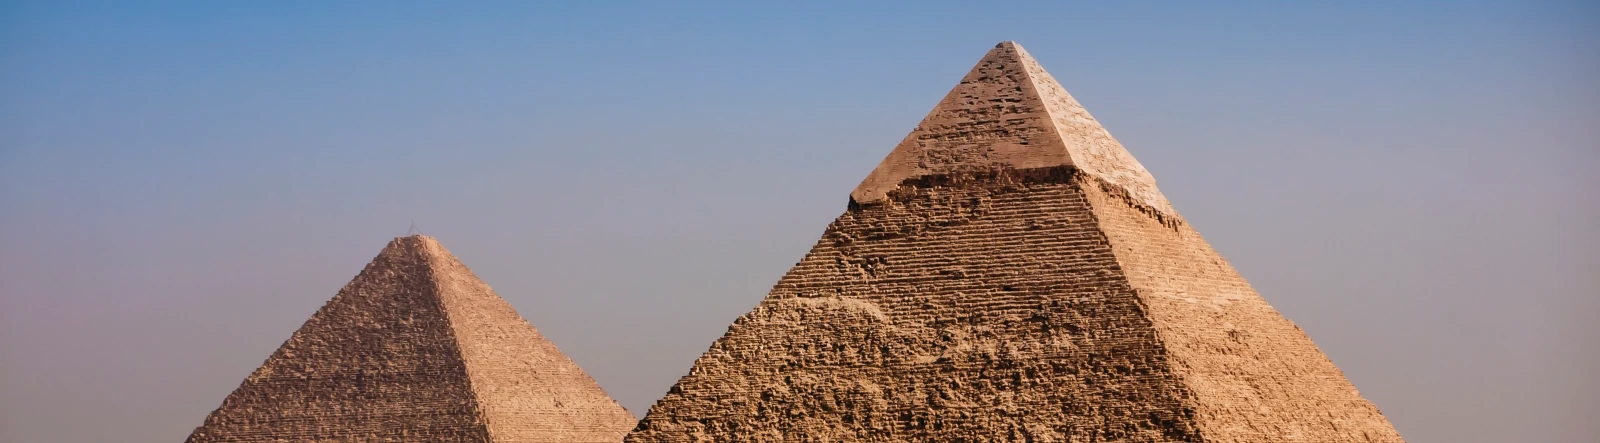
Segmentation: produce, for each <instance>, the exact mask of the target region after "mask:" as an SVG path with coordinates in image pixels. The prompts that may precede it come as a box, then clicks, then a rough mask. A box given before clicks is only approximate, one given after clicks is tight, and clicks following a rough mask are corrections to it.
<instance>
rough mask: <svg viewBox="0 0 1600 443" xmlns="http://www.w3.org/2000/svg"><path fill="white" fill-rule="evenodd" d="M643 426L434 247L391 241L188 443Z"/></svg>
mask: <svg viewBox="0 0 1600 443" xmlns="http://www.w3.org/2000/svg"><path fill="white" fill-rule="evenodd" d="M634 423H635V421H634V417H633V415H632V414H630V413H628V412H627V411H626V410H624V409H623V408H622V406H620V405H618V404H617V403H616V402H615V401H613V400H612V399H611V397H609V396H607V395H606V394H605V392H604V391H602V390H601V389H600V386H599V385H597V384H596V383H595V382H594V380H593V379H592V378H590V377H589V376H588V375H587V374H585V373H584V372H583V370H582V369H579V368H578V366H577V365H576V364H574V363H573V362H572V360H570V359H568V358H567V357H566V356H565V355H562V353H561V351H560V350H558V349H556V347H555V345H553V344H551V343H550V342H549V341H547V340H545V339H544V337H543V336H541V335H540V334H539V332H538V331H537V330H535V329H534V327H533V326H532V325H530V324H528V322H527V321H526V320H523V319H522V317H521V316H520V315H518V314H517V312H516V310H514V309H512V307H511V305H510V304H508V303H506V302H505V300H504V299H501V298H500V297H499V296H498V295H495V293H494V291H493V290H491V289H490V288H489V286H488V285H485V284H484V283H483V282H482V281H479V280H478V278H477V277H476V276H474V275H473V273H472V271H471V270H469V269H467V267H466V266H465V265H462V264H461V262H460V261H459V260H457V259H456V258H455V257H454V256H453V255H451V254H450V252H449V251H447V250H445V248H444V247H443V246H441V245H440V244H439V243H438V242H437V241H435V240H434V239H432V238H430V237H425V236H412V237H403V238H398V239H395V240H394V241H392V242H390V243H389V246H388V247H387V248H384V250H383V252H382V253H380V254H378V256H377V258H375V259H373V261H372V263H371V264H368V265H367V267H366V269H364V270H362V271H361V274H360V275H357V276H356V278H355V279H354V280H352V281H351V282H350V284H349V285H347V286H345V288H344V289H343V290H341V291H339V293H338V295H336V296H334V298H333V299H332V300H330V301H329V302H328V303H327V304H326V305H325V306H323V307H322V309H321V310H319V311H317V313H316V314H314V315H312V316H311V319H310V320H307V321H306V323H305V324H304V325H303V326H301V327H300V329H299V330H298V331H295V333H294V335H293V336H292V337H290V338H289V340H288V341H286V342H284V344H283V346H281V347H279V348H278V351H277V352H275V353H273V355H272V356H271V357H270V358H268V359H267V361H266V363H264V364H262V365H261V367H260V368H259V369H256V371H255V373H253V374H251V375H250V377H249V378H247V379H245V381H244V383H242V384H241V385H240V386H239V388H238V389H236V390H235V391H234V392H233V394H231V395H229V396H228V398H227V399H226V400H224V401H223V403H222V406H221V407H219V408H217V410H216V411H214V412H212V413H211V415H210V416H208V417H206V420H205V423H204V424H203V425H201V426H200V427H199V428H198V429H196V430H195V431H194V433H192V434H191V435H190V436H189V439H188V441H189V442H192V443H201V442H280V441H282V442H291V441H292V442H302V441H317V442H334V441H338V442H354V441H362V442H415V441H429V442H525V443H534V442H539V443H546V442H583V443H590V442H596V443H598V442H605V443H611V442H616V441H619V440H621V438H622V436H623V434H625V433H626V432H627V431H628V430H629V429H630V428H632V427H633V425H634Z"/></svg>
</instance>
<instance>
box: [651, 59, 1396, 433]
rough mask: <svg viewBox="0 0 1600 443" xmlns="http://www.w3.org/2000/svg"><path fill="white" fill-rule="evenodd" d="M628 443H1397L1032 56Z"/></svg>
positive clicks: (872, 195)
mask: <svg viewBox="0 0 1600 443" xmlns="http://www.w3.org/2000/svg"><path fill="white" fill-rule="evenodd" d="M850 197H851V198H850V204H849V208H848V210H847V211H846V212H845V213H844V215H841V216H839V218H838V219H836V220H834V222H833V223H832V224H830V225H829V226H828V228H827V230H826V232H825V233H824V234H823V235H822V238H821V240H819V241H818V242H817V243H816V244H815V246H813V247H812V249H811V251H810V252H809V253H808V254H807V255H806V256H805V258H804V259H803V260H801V261H800V262H799V263H797V264H796V265H795V266H794V267H793V268H792V269H790V270H789V272H788V274H786V275H784V276H783V278H782V279H780V280H779V281H778V283H777V284H776V285H775V286H774V287H773V289H772V291H771V292H770V293H769V294H768V295H767V297H766V298H765V299H763V300H762V301H761V303H760V304H759V305H758V306H756V308H755V309H754V310H752V311H751V312H749V313H748V314H745V315H744V316H742V317H740V318H739V319H738V320H736V321H735V322H734V323H733V325H732V326H731V327H729V329H728V331H727V333H726V334H725V335H723V336H722V338H720V339H718V340H717V341H716V342H715V343H713V344H712V345H711V348H710V350H708V351H706V353H705V354H703V355H702V356H701V357H700V358H699V359H698V360H696V361H695V363H694V366H693V368H692V369H691V370H690V372H689V374H688V375H686V376H684V377H682V378H681V379H680V380H679V381H678V383H677V384H676V385H675V386H673V387H672V388H671V390H670V391H668V393H667V395H666V396H665V397H664V398H662V399H661V400H660V401H658V402H657V403H656V404H655V405H654V406H653V407H651V408H650V410H649V412H648V413H647V414H646V416H645V418H644V419H643V420H642V421H640V423H639V425H638V427H636V428H634V430H633V432H631V433H630V434H629V435H628V437H627V439H626V441H627V442H632V443H645V442H751V441H794V442H802V441H803V442H841V441H864V442H899V441H930V442H934V441H937V442H961V441H966V442H978V441H1006V442H1095V441H1099V442H1109V441H1119V442H1121V441H1126V442H1155V441H1186V442H1202V441H1204V442H1400V441H1402V439H1401V437H1400V435H1399V434H1398V433H1397V432H1396V431H1395V430H1394V428H1393V426H1392V425H1391V424H1390V423H1389V422H1388V420H1386V419H1385V418H1384V416H1383V415H1382V414H1381V413H1379V411H1378V409H1377V408H1376V407H1374V406H1373V405H1372V403H1370V402H1368V401H1367V400H1365V399H1364V398H1362V396H1361V395H1360V394H1359V393H1358V392H1357V391H1356V389H1355V387H1354V386H1352V385H1351V384H1350V382H1349V381H1348V380H1346V379H1345V377H1344V375H1343V374H1342V373H1341V372H1340V371H1339V369H1338V368H1336V367H1335V366H1334V365H1333V363H1332V362H1331V361H1329V360H1328V358H1327V357H1326V356H1325V355H1323V353H1322V352H1321V351H1320V350H1318V349H1317V347H1316V345H1315V344H1313V343H1312V341H1311V339H1310V338H1308V337H1307V336H1306V334H1305V333H1304V332H1302V331H1301V330H1300V329H1299V328H1298V327H1296V326H1295V325H1294V324H1293V323H1291V322H1289V321H1288V320H1286V319H1285V318H1284V317H1282V316H1281V315H1280V314H1279V313H1278V312H1277V311H1275V310H1274V309H1273V308H1272V307H1271V306H1268V305H1267V303H1266V302H1265V301H1264V300H1263V299H1262V298H1261V296H1260V295H1258V294H1257V293H1256V292H1255V291H1254V290H1253V289H1252V288H1251V287H1250V285H1249V283H1247V282H1246V281H1245V280H1244V279H1243V278H1241V277H1240V276H1239V274H1238V273H1237V272H1236V271H1235V270H1234V269H1233V267H1232V266H1230V265H1229V264H1228V262H1227V261H1226V260H1223V258H1222V257H1221V256H1220V255H1218V254H1217V252H1216V251H1214V250H1213V249H1212V248H1211V246H1210V245H1209V244H1207V243H1206V241H1205V240H1204V239H1202V238H1201V237H1200V234H1199V233H1197V232H1195V230H1194V229H1193V228H1192V227H1190V225H1189V224H1188V223H1186V222H1185V221H1184V219H1183V218H1182V217H1180V216H1179V215H1178V214H1177V212H1176V211H1174V210H1173V209H1172V206H1171V205H1170V204H1169V203H1168V202H1167V199H1166V197H1164V196H1163V195H1162V194H1161V191H1160V190H1158V189H1157V188H1156V182H1155V179H1154V178H1152V177H1151V176H1150V173H1149V172H1147V171H1146V170H1145V168H1144V167H1143V166H1141V165H1140V164H1139V162H1138V161H1136V160H1134V158H1133V157H1132V156H1131V155H1129V154H1128V152H1127V151H1126V150H1124V149H1123V148H1122V146H1121V145H1120V144H1119V143H1117V141H1116V140H1115V139H1113V138H1112V137H1111V135H1110V134H1109V133H1107V132H1106V130H1105V129H1104V128H1103V127H1101V126H1100V124H1099V123H1098V122H1096V121H1095V119H1094V118H1093V117H1091V116H1090V115H1089V113H1088V112H1087V111H1085V110H1084V108H1083V106H1081V105H1079V104H1078V102H1077V101H1076V100H1074V99H1073V98H1072V96H1071V95H1068V94H1067V92H1066V91H1065V90H1063V89H1062V88H1061V86H1060V85H1059V84H1057V83H1056V81H1055V79H1053V78H1051V77H1050V75H1049V74H1047V73H1045V71H1044V70H1043V69H1042V68H1040V67H1039V64H1038V63H1036V62H1035V61H1034V60H1033V58H1032V57H1030V56H1029V55H1028V53H1027V52H1026V51H1024V50H1023V49H1022V47H1021V46H1019V45H1017V44H1015V43H1012V42H1005V43H1001V44H1000V45H998V46H996V47H995V48H994V49H993V50H991V51H989V53H988V54H987V55H986V56H984V58H983V59H982V60H981V61H980V62H979V63H978V65H977V66H976V67H974V68H973V69H972V71H971V72H969V73H968V74H967V75H966V77H964V78H963V79H962V80H961V83H960V84H959V85H957V86H956V87H955V89H954V90H952V91H950V93H949V94H948V95H946V96H945V98H944V99H943V100H942V101H940V102H939V104H938V105H937V106H936V107H935V108H934V109H933V111H932V112H930V113H929V114H928V116H927V117H926V118H925V119H923V121H922V123H921V124H920V125H918V126H917V128H916V129H915V130H913V131H912V132H911V134H910V135H908V136H907V137H906V138H905V139H904V140H903V141H901V142H900V144H899V145H898V146H896V147H895V149H894V150H893V151H892V152H891V153H890V154H889V155H888V157H887V158H885V159H884V160H883V162H882V163H881V164H879V165H878V167H877V169H875V170H874V171H872V173H871V174H869V175H868V176H867V178H866V179H865V180H864V181H862V183H861V184H860V186H859V187H857V188H856V189H855V190H854V191H853V192H851V195H850Z"/></svg>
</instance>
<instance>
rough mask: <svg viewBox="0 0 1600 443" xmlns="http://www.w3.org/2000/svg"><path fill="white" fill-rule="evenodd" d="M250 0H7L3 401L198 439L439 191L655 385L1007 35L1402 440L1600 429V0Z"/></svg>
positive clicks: (164, 436)
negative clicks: (569, 0) (209, 416)
mask: <svg viewBox="0 0 1600 443" xmlns="http://www.w3.org/2000/svg"><path fill="white" fill-rule="evenodd" d="M223 3H227V4H223ZM242 3H243V2H188V3H165V2H141V3H139V4H137V5H136V4H135V2H108V3H97V4H86V3H76V2H65V1H50V2H31V3H16V2H4V3H0V441H5V442H9V443H44V442H98V441H119V442H176V441H181V440H182V439H183V438H184V437H185V436H186V435H187V433H188V432H189V431H190V430H192V429H193V428H194V427H195V426H197V425H199V424H200V422H201V420H202V419H203V418H204V416H205V415H206V413H208V412H210V411H211V410H212V409H214V408H215V407H217V406H218V405H219V404H220V403H221V401H222V399H223V398H224V397H225V396H227V394H228V393H229V392H231V391H232V390H233V389H234V388H235V387H236V386H237V385H238V383H239V382H240V381H241V380H243V378H244V377H245V376H246V375H248V374H249V373H250V371H252V370H253V369H254V368H255V367H256V366H257V365H259V364H260V363H261V362H262V361H263V360H264V359H265V358H266V357H267V356H268V355H269V354H270V353H271V352H272V351H273V350H274V349H275V348H276V347H277V346H278V345H279V344H281V343H282V342H283V340H284V339H286V338H288V337H289V334H290V333H292V332H293V331H294V330H295V329H296V328H297V327H299V325H300V324H301V322H303V321H305V319H306V318H307V317H308V316H310V315H311V313H313V312H314V311H316V309H317V308H318V307H319V306H321V305H322V303H323V302H325V301H326V300H327V299H328V298H330V297H332V296H333V294H334V293H335V292H336V291H337V290H338V289H339V288H340V287H341V286H343V285H344V283H345V282H347V281H348V280H349V279H350V278H351V277H353V276H354V275H355V274H356V273H357V272H358V271H360V270H361V268H362V266H363V265H365V264H366V262H367V261H369V260H371V258H372V257H373V256H374V255H376V254H377V253H378V251H379V250H380V249H381V248H382V247H383V246H384V244H385V243H386V242H387V241H388V240H390V239H391V238H392V237H395V236H400V235H404V234H406V232H407V229H408V228H409V226H410V224H411V222H412V220H415V221H416V224H417V226H419V227H420V228H421V229H422V231H424V232H426V233H428V234H429V235H432V236H434V237H436V238H438V239H439V240H440V241H441V242H443V243H444V244H445V245H446V246H447V247H448V248H450V249H451V250H452V251H453V252H455V254H456V255H457V256H458V257H460V258H461V259H462V260H463V261H464V262H465V263H466V264H467V265H468V266H470V267H472V268H473V270H475V271H476V272H477V274H478V275H479V276H480V277H482V278H483V279H484V280H485V281H486V282H488V283H489V284H490V285H492V286H493V287H494V288H495V289H496V290H497V291H498V292H499V293H500V295H502V296H504V297H505V298H506V299H508V300H509V301H510V302H511V303H512V304H513V305H515V306H516V307H517V308H518V309H519V310H520V311H521V313H522V315H523V316H524V317H526V318H528V319H529V320H530V321H531V322H532V323H533V324H534V325H535V326H537V327H538V328H539V329H540V330H541V331H542V332H543V333H544V334H545V335H546V336H547V337H549V338H550V339H551V340H552V341H554V342H555V343H556V344H557V345H558V346H560V347H561V349H562V350H564V351H565V352H566V353H567V354H568V355H569V356H571V357H572V358H573V359H574V360H576V361H577V362H578V363H579V364H580V365H582V366H583V367H584V368H585V369H586V370H587V371H588V372H589V373H590V374H591V375H593V376H594V377H595V378H596V379H597V380H598V381H599V382H600V384H601V385H602V386H604V387H605V389H606V390H607V391H609V392H610V393H611V394H612V395H613V396H614V397H616V398H617V399H618V400H619V401H620V402H622V404H623V405H624V406H626V407H628V408H629V409H630V410H631V411H633V412H634V414H636V415H642V414H643V413H644V412H645V410H646V409H647V408H648V407H649V405H650V404H651V403H652V402H653V401H654V400H655V399H656V398H658V397H660V396H661V395H663V394H664V393H665V392H666V390H667V388H668V387H670V386H671V385H672V384H673V382H675V381H676V380H677V378H678V377H679V376H681V375H683V374H685V373H687V371H688V369H689V365H690V363H691V362H692V361H693V360H694V359H695V358H696V357H697V356H698V355H699V354H700V353H701V352H702V351H704V350H705V349H706V348H707V346H709V345H710V344H711V342H712V341H713V340H715V339H716V338H717V337H719V336H721V334H722V333H723V332H724V331H726V328H727V326H728V324H729V323H731V322H732V320H733V319H734V318H736V317H738V316H739V315H741V314H743V313H744V312H745V311H747V310H748V309H750V308H751V307H753V306H755V304H756V303H757V302H758V301H759V300H760V299H761V298H762V297H763V296H764V295H765V294H766V292H767V290H768V289H769V288H770V287H771V285H772V284H773V283H774V282H775V281H776V280H777V278H778V277H779V276H781V275H782V274H783V272H785V271H786V270H787V269H788V267H789V266H791V265H793V264H794V263H795V262H796V261H798V260H799V259H800V258H801V257H802V256H803V255H804V254H805V252H806V251H807V250H808V249H809V248H810V246H811V245H812V243H813V242H815V241H816V239H817V237H818V236H819V235H820V234H821V233H822V231H823V228H824V227H825V226H826V225H827V223H828V222H829V221H830V220H832V219H833V218H834V217H836V216H838V215H839V214H840V213H841V212H842V211H843V210H844V209H845V204H846V202H847V196H848V193H849V191H850V189H852V188H853V187H854V186H855V185H856V184H857V183H858V182H859V181H860V180H861V179H862V178H863V177H864V176H865V175H866V174H867V172H868V171H870V170H871V169H872V168H873V166H875V165H876V164H877V162H878V161H879V160H880V159H881V158H882V157H883V156H884V155H886V154H887V153H888V152H889V150H890V148H892V147H893V146H894V144H895V143H896V142H898V141H899V140H900V138H901V137H903V136H904V135H905V134H906V132H907V131H909V130H910V129H911V128H912V127H914V126H915V125H916V123H917V122H918V120H920V119H921V118H922V116H923V115H924V114H925V113H926V112H927V111H928V110H929V109H930V108H931V107H932V106H933V105H934V104H935V103H936V102H938V100H939V99H940V98H941V97H942V96H943V95H944V94H945V92H946V91H948V90H949V88H950V87H952V86H954V85H955V83H956V81H957V80H959V79H960V77H961V76H962V75H963V74H964V73H965V72H966V71H967V70H968V69H969V68H970V67H971V66H972V65H973V63H975V62H977V60H978V58H979V57H981V56H982V55H983V54H984V52H985V51H987V50H988V49H989V48H990V47H992V46H993V45H994V44H995V43H998V42H1000V41H1002V40H1016V41H1018V42H1020V43H1021V44H1023V45H1024V46H1025V47H1026V48H1027V49H1028V51H1029V52H1031V53H1032V54H1033V55H1034V56H1035V57H1036V58H1037V59H1038V60H1039V61H1040V63H1041V64H1043V65H1044V67H1045V68H1046V69H1048V70H1049V71H1050V72H1051V73H1052V74H1054V76H1055V77H1056V78H1057V79H1058V80H1060V81H1061V83H1062V84H1063V85H1064V86H1065V87H1066V88H1067V89H1068V90H1069V91H1071V92H1072V93H1073V94H1074V95H1075V96H1076V97H1077V98H1078V99H1079V101H1081V102H1082V103H1084V105H1085V106H1087V107H1088V109H1089V110H1090V111H1091V112H1093V113H1094V115H1095V116H1096V117H1097V118H1098V119H1099V120H1100V121H1101V122H1103V123H1104V124H1105V125H1106V126H1107V127H1108V128H1109V129H1110V130H1111V132H1112V133H1113V134H1115V135H1116V137H1117V138H1118V139H1120V140H1121V141H1122V142H1123V144H1124V145H1126V146H1127V147H1128V149H1129V151H1131V152H1132V153H1133V154H1134V155H1135V156H1137V157H1138V158H1139V160H1140V161H1141V162H1142V163H1143V164H1144V165H1145V166H1146V167H1147V168H1148V169H1149V170H1150V171H1151V172H1152V173H1153V174H1154V175H1155V176H1156V178H1157V180H1159V183H1160V186H1161V189H1162V191H1163V192H1164V193H1165V194H1166V195H1167V196H1168V197H1169V198H1170V199H1171V200H1172V202H1173V204H1174V205H1175V206H1176V207H1177V208H1178V210H1179V211H1180V212H1181V213H1182V214H1183V215H1184V216H1185V217H1186V218H1187V219H1188V220H1189V222H1190V223H1192V224H1193V225H1194V226H1196V227H1197V229H1199V230H1200V232H1201V233H1203V234H1204V235H1206V237H1207V239H1208V240H1209V241H1210V242H1211V243H1212V244H1213V245H1214V246H1215V247H1216V248H1217V249H1218V250H1219V251H1220V252H1221V253H1222V254H1223V255H1224V256H1226V257H1227V258H1228V259H1229V260H1230V261H1231V262H1233V264H1234V265H1235V266H1236V267H1238V269H1239V270H1240V272H1242V273H1243V274H1244V276H1245V277H1246V278H1248V279H1250V281H1251V282H1252V283H1253V284H1254V285H1255V287H1256V289H1257V290H1259V291H1260V292H1261V293H1262V295H1263V296H1264V297H1266V299H1267V301H1268V302H1269V303H1271V304H1272V305H1273V306H1275V307H1277V308H1278V309H1279V310H1280V311H1281V312H1282V313H1283V314H1284V315H1285V316H1287V317H1288V318H1289V319H1291V320H1293V321H1294V322H1296V323H1297V324H1299V325H1300V326H1301V327H1302V328H1304V329H1305V330H1306V331H1307V332H1308V333H1309V334H1310V335H1311V337H1312V339H1314V340H1315V341H1316V342H1317V344H1318V345H1319V346H1320V347H1321V348H1322V350H1323V351H1324V352H1326V353H1327V354H1328V356H1329V357H1331V358H1332V359H1333V361H1334V362H1335V364H1337V365H1338V366H1339V367H1340V368H1342V369H1343V370H1344V372H1345V374H1346V375H1347V376H1348V377H1349V378H1350V379H1351V381H1352V382H1354V383H1355V385H1356V387H1357V388H1358V389H1360V390H1361V392H1362V394H1364V395H1365V396H1366V397H1367V398H1368V399H1370V400H1372V401H1373V402H1374V403H1376V404H1377V405H1378V407H1379V408H1380V409H1381V410H1382V411H1383V412H1384V413H1385V414H1386V415H1387V416H1388V417H1389V419H1390V420H1391V421H1393V422H1394V424H1395V426H1396V427H1398V428H1399V430H1400V432H1401V433H1402V434H1403V435H1404V436H1405V437H1406V438H1407V439H1408V440H1409V441H1411V442H1414V443H1417V442H1504V441H1551V442H1555V441H1580V440H1584V439H1586V438H1589V437H1592V436H1593V435H1595V434H1597V433H1600V425H1597V424H1596V423H1595V421H1594V417H1596V416H1597V415H1600V412H1597V411H1600V400H1597V399H1600V382H1597V381H1596V379H1595V374H1597V373H1600V355H1597V354H1600V352H1597V351H1600V327H1597V326H1596V325H1595V324H1594V319H1593V316H1594V315H1595V313H1596V312H1600V303H1597V298H1600V297H1597V294H1600V278H1597V277H1596V270H1597V269H1600V252H1597V251H1600V241H1597V234H1596V233H1595V229H1594V227H1595V224H1596V221H1595V220H1597V218H1600V204H1597V200H1600V198H1597V197H1596V194H1597V193H1596V190H1600V180H1597V179H1596V178H1595V172H1594V168H1595V167H1596V166H1597V165H1600V154H1597V151H1600V143H1597V140H1600V82H1596V81H1595V79H1596V78H1600V43H1597V42H1600V26H1597V24H1600V18H1597V17H1600V13H1597V10H1600V8H1597V7H1596V6H1595V5H1594V4H1592V3H1591V4H1587V5H1585V4H1583V3H1582V2H1576V1H1573V2H1540V3H1539V4H1538V5H1524V4H1521V2H1499V3H1486V2H1470V1H1457V2H1433V3H1416V2H1413V3H1404V4H1399V3H1394V2H1294V3H1293V5H1289V4H1287V3H1288V2H1230V3H1226V4H1225V5H1226V6H1218V4H1214V5H1212V6H1192V5H1189V4H1188V3H1187V2H1184V3H1178V2H1172V3H1139V4H1136V5H1135V4H1120V3H1119V4H1118V5H1116V6H1103V5H1088V4H1066V3H1065V2H1042V3H1037V4H1033V3H1024V2H1004V3H990V2H950V3H934V2H918V3H915V4H912V3H898V4H891V3H877V4H876V6H862V5H856V4H855V3H856V2H839V3H836V4H827V3H823V2H814V3H813V4H811V5H810V6H795V5H790V6H749V5H741V4H738V3H731V2H730V3H722V4H711V3H693V4H685V5H677V6H670V7H669V6H661V5H654V4H648V3H638V4H627V3H606V4H598V3H596V4H590V5H586V6H581V7H580V6H552V5H550V4H539V3H538V2H521V3H478V2H474V3H472V4H471V5H451V6H445V5H444V4H443V2H438V3H431V4H428V3H414V2H339V3H338V4H330V3H332V2H269V3H271V4H270V5H244V4H242ZM552 3H553V2H552ZM662 3H665V2H662ZM980 3H983V4H980Z"/></svg>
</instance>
